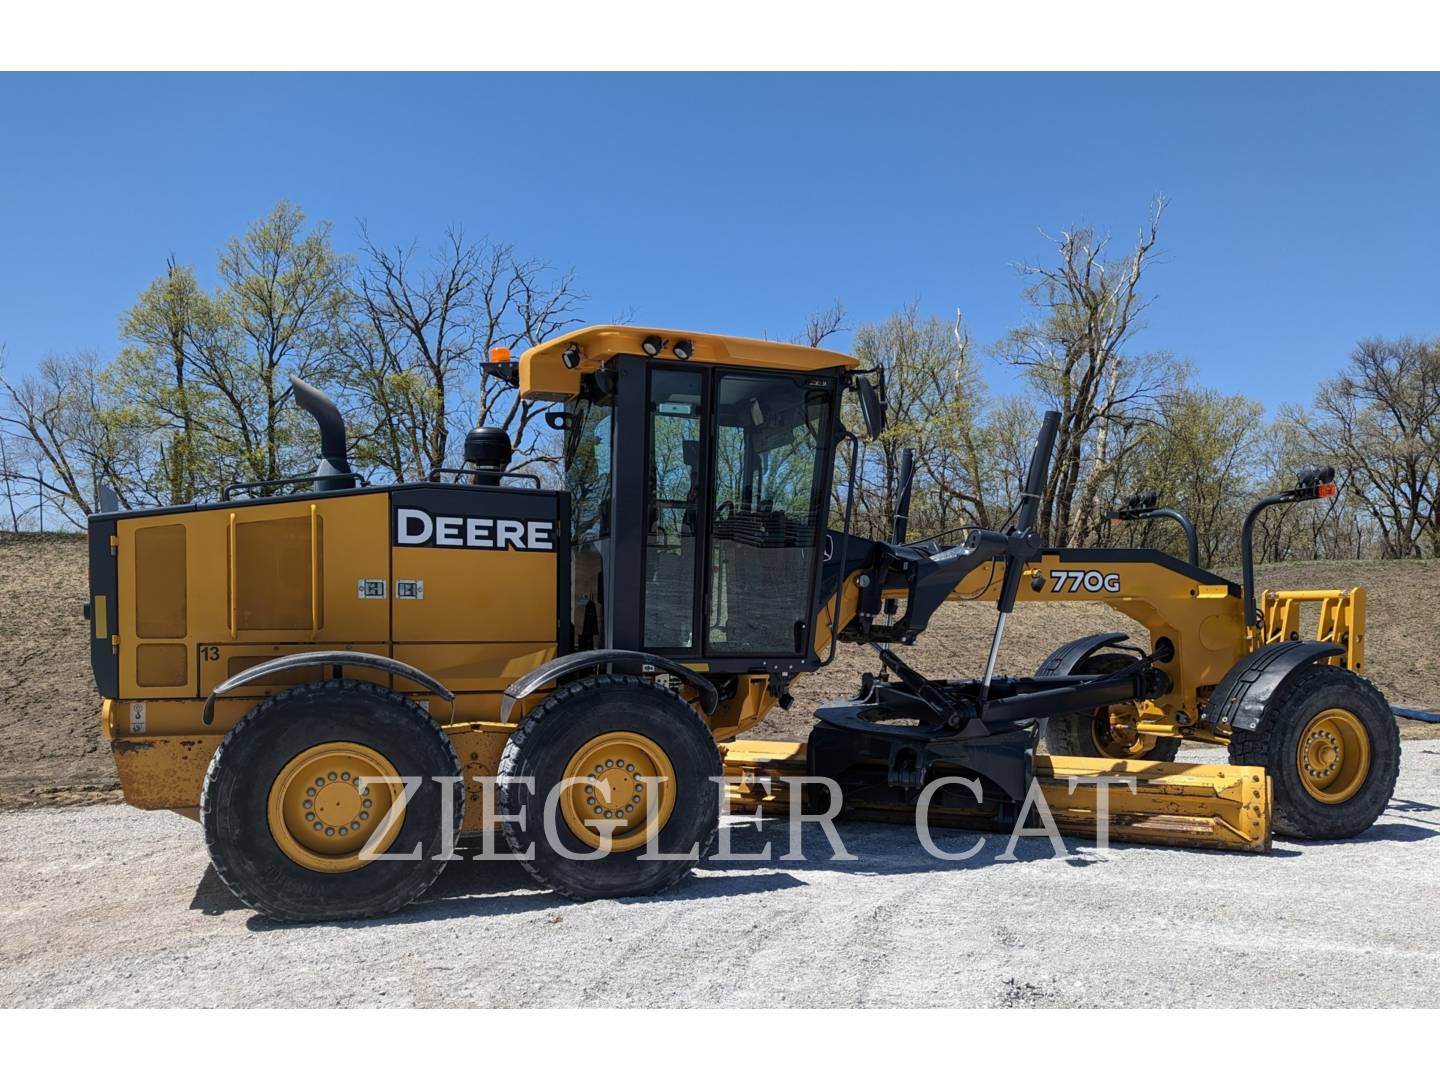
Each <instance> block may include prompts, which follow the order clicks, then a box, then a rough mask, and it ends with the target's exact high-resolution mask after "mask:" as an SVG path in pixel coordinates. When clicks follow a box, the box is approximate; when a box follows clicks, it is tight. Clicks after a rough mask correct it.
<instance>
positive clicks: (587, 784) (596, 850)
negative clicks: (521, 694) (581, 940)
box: [497, 675, 722, 900]
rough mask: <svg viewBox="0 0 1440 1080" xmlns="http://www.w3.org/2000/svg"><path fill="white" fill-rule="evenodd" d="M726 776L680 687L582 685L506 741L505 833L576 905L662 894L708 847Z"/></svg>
mask: <svg viewBox="0 0 1440 1080" xmlns="http://www.w3.org/2000/svg"><path fill="white" fill-rule="evenodd" d="M721 772H722V767H721V762H720V751H719V748H718V747H716V745H715V740H714V737H713V736H712V735H711V733H710V729H709V728H708V727H707V726H706V725H705V722H704V721H703V720H701V719H700V717H699V715H698V714H697V713H696V712H695V710H694V709H693V708H692V707H691V706H690V705H689V704H688V703H686V701H685V700H684V699H683V698H682V697H680V695H679V694H677V693H675V691H673V690H670V689H668V688H666V687H664V686H660V685H658V684H656V683H654V682H651V681H649V680H646V679H642V678H638V677H636V676H630V675H596V676H593V677H591V678H588V679H581V680H580V681H578V682H574V683H571V684H569V685H568V686H565V687H562V688H561V689H558V690H555V691H554V692H552V693H551V694H550V696H549V697H547V698H546V699H545V700H544V701H543V702H541V703H540V705H539V706H537V707H536V708H535V709H534V710H533V711H532V712H531V713H530V714H529V715H528V716H527V717H526V718H525V719H524V721H523V722H522V723H521V724H520V726H519V727H518V728H517V729H516V730H515V732H514V733H513V734H511V736H510V739H509V741H508V742H507V743H506V745H505V752H504V753H503V754H502V755H501V758H500V768H499V773H498V776H497V785H498V803H499V806H500V810H501V812H502V813H503V814H504V815H505V819H504V820H503V826H504V830H505V838H506V840H507V841H508V842H509V844H510V847H511V850H512V851H514V852H515V853H516V855H517V856H518V857H519V859H520V863H521V865H522V866H524V867H525V869H526V870H527V871H529V872H530V874H531V875H532V876H533V877H534V878H535V879H536V880H537V881H539V882H540V883H541V884H542V885H545V886H546V887H548V888H551V889H554V890H555V891H556V892H558V893H561V894H562V895H565V896H568V897H570V898H571V899H573V900H596V899H603V898H608V897H619V896H644V895H648V894H650V893H656V892H660V891H661V890H663V889H667V888H669V887H670V886H672V885H674V884H675V883H676V882H678V881H679V880H680V879H681V878H683V877H685V875H687V874H688V873H689V872H690V871H691V870H692V869H693V868H694V867H695V865H696V864H697V863H698V862H699V861H700V858H701V857H702V856H703V855H704V854H705V852H706V851H707V850H708V849H709V846H710V844H711V841H712V840H713V839H714V837H715V832H716V830H717V828H718V827H719V822H720V806H719V798H720V792H719V789H718V787H717V785H716V782H715V781H714V780H713V779H712V777H718V776H720V775H721ZM642 777H644V778H654V779H642ZM522 815H523V820H520V819H521V818H522ZM547 818H548V821H547ZM607 832H608V833H609V850H608V851H604V852H603V854H602V850H603V848H604V839H603V837H604V834H605V833H607ZM653 852H658V853H660V854H663V855H665V856H667V858H663V859H657V858H655V857H654V855H653ZM532 853H533V857H527V855H530V854H532ZM577 855H579V856H582V857H581V858H577V857H576V856H577ZM647 856H648V857H647Z"/></svg>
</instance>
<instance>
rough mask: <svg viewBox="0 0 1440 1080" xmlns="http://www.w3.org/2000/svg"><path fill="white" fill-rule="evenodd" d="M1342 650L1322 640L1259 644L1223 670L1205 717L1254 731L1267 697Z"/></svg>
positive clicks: (1263, 714)
mask: <svg viewBox="0 0 1440 1080" xmlns="http://www.w3.org/2000/svg"><path fill="white" fill-rule="evenodd" d="M1344 651H1345V650H1344V649H1343V648H1341V647H1340V646H1339V645H1332V644H1330V643H1329V642H1323V641H1279V642H1276V643H1275V644H1273V645H1262V646H1261V647H1260V648H1258V649H1256V650H1255V651H1254V652H1253V653H1251V654H1250V655H1249V656H1247V657H1245V659H1244V660H1241V661H1240V662H1239V663H1238V664H1236V665H1235V666H1234V667H1233V668H1231V669H1230V670H1229V671H1227V672H1226V673H1225V677H1224V678H1223V679H1221V680H1220V684H1219V685H1218V686H1216V687H1215V693H1214V694H1212V695H1211V697H1210V706H1209V709H1208V710H1207V719H1209V721H1210V723H1211V725H1212V726H1218V725H1220V724H1229V725H1230V726H1231V727H1232V728H1237V729H1239V730H1240V731H1254V730H1255V729H1256V728H1258V727H1259V726H1260V724H1261V722H1262V721H1263V720H1264V719H1265V710H1266V709H1267V708H1268V707H1269V705H1270V699H1271V698H1273V697H1274V696H1275V694H1276V693H1278V692H1279V690H1280V689H1281V687H1283V686H1284V685H1285V684H1286V683H1287V682H1289V681H1290V679H1291V678H1292V677H1293V676H1294V675H1295V674H1296V673H1297V672H1298V671H1299V670H1300V669H1301V668H1305V667H1309V666H1310V665H1311V664H1313V663H1315V662H1316V661H1318V660H1323V659H1325V658H1326V657H1329V656H1338V655H1340V654H1341V653H1343V652H1344Z"/></svg>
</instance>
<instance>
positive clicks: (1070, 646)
mask: <svg viewBox="0 0 1440 1080" xmlns="http://www.w3.org/2000/svg"><path fill="white" fill-rule="evenodd" d="M1129 637H1130V635H1129V634H1091V635H1090V636H1089V637H1082V638H1076V639H1075V640H1074V641H1070V642H1066V643H1065V644H1064V645H1061V646H1060V647H1059V648H1058V649H1056V650H1055V651H1054V652H1052V653H1051V654H1050V655H1049V656H1047V657H1046V658H1045V662H1044V663H1043V664H1041V665H1040V667H1039V668H1037V669H1036V671H1035V674H1036V675H1069V674H1070V673H1071V672H1072V671H1074V670H1075V666H1076V665H1077V664H1079V663H1080V661H1082V660H1084V659H1085V658H1086V657H1087V656H1089V655H1090V654H1091V653H1093V652H1095V651H1096V650H1098V649H1102V648H1104V647H1105V646H1106V645H1114V644H1115V643H1116V642H1117V641H1125V640H1127V639H1129Z"/></svg>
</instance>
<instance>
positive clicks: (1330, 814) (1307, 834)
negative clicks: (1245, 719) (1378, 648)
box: [1230, 664, 1400, 840]
mask: <svg viewBox="0 0 1440 1080" xmlns="http://www.w3.org/2000/svg"><path fill="white" fill-rule="evenodd" d="M1230 761H1231V762H1232V763H1234V764H1237V765H1260V766H1263V767H1264V769H1265V771H1266V773H1267V774H1268V775H1269V776H1270V780H1271V784H1272V786H1273V789H1274V828H1275V832H1277V833H1279V834H1280V835H1282V836H1294V837H1299V838H1301V839H1306V840H1337V839H1342V838H1344V837H1348V836H1356V835H1358V834H1359V833H1362V832H1364V831H1365V830H1366V829H1368V828H1369V827H1370V826H1371V825H1373V824H1375V819H1376V818H1378V817H1379V816H1380V815H1381V814H1382V813H1384V811H1385V807H1386V805H1387V804H1388V803H1389V801H1390V796H1391V795H1393V794H1394V793H1395V781H1396V779H1397V778H1398V777H1399V774H1400V729H1399V728H1398V727H1397V726H1396V724H1395V717H1394V715H1393V714H1392V713H1391V712H1390V706H1389V704H1388V703H1387V702H1386V701H1385V698H1384V695H1382V694H1381V693H1380V691H1379V690H1377V689H1375V687H1374V685H1373V684H1372V683H1371V682H1370V681H1369V680H1367V679H1362V678H1361V677H1360V676H1358V675H1356V674H1355V673H1354V672H1351V671H1347V670H1345V669H1344V668H1341V667H1335V666H1333V665H1330V664H1317V665H1315V666H1314V667H1311V668H1309V669H1308V670H1306V671H1304V672H1301V673H1300V674H1298V675H1296V676H1295V677H1294V681H1293V682H1291V683H1290V684H1289V685H1288V686H1286V687H1285V688H1284V689H1283V690H1282V691H1281V693H1280V696H1279V697H1277V698H1275V699H1274V700H1273V701H1271V702H1270V704H1269V705H1268V706H1267V707H1266V710H1265V715H1264V718H1263V719H1262V720H1261V721H1260V726H1259V727H1258V728H1256V729H1255V730H1254V731H1238V730H1237V731H1236V732H1235V733H1234V734H1233V735H1231V737H1230Z"/></svg>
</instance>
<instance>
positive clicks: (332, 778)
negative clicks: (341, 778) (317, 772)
mask: <svg viewBox="0 0 1440 1080" xmlns="http://www.w3.org/2000/svg"><path fill="white" fill-rule="evenodd" d="M330 779H331V780H334V779H335V774H334V773H333V772H332V773H331V774H330Z"/></svg>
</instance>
